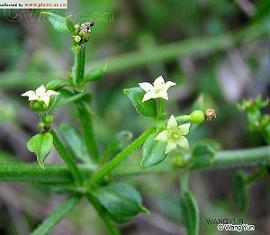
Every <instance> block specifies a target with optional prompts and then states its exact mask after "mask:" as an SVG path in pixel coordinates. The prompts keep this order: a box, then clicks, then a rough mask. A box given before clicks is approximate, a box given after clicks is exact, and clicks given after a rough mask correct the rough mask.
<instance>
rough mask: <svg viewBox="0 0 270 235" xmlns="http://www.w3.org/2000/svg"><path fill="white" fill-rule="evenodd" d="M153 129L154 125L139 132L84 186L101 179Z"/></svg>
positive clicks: (89, 186) (142, 141)
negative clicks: (134, 138)
mask: <svg viewBox="0 0 270 235" xmlns="http://www.w3.org/2000/svg"><path fill="white" fill-rule="evenodd" d="M154 131H155V128H154V127H151V128H149V129H147V130H146V131H145V132H144V133H143V134H141V135H140V136H139V137H138V138H137V139H136V140H135V141H133V142H132V143H131V144H130V145H129V146H128V147H127V148H125V149H124V150H122V151H121V152H120V153H119V154H117V155H116V157H115V158H114V159H112V160H111V161H110V162H109V163H107V164H106V165H104V166H103V167H102V168H101V169H100V170H99V171H98V172H97V173H96V174H94V175H93V176H92V177H91V178H90V179H89V180H88V181H87V182H86V187H87V188H88V189H91V187H92V186H93V185H94V184H95V183H97V182H98V181H99V180H100V179H102V178H103V177H104V176H105V175H107V174H108V173H109V172H111V171H112V170H113V169H114V168H115V167H117V166H118V165H119V164H120V163H121V162H122V161H123V160H125V159H126V158H127V157H128V156H129V155H130V154H131V153H132V152H133V151H134V150H135V149H137V148H139V147H140V146H141V145H142V144H143V143H144V141H145V140H146V139H147V137H148V136H150V135H151V134H152V133H153V132H154Z"/></svg>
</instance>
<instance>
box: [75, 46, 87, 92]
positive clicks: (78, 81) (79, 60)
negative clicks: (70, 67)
mask: <svg viewBox="0 0 270 235" xmlns="http://www.w3.org/2000/svg"><path fill="white" fill-rule="evenodd" d="M84 71H85V46H84V45H82V46H81V48H80V49H79V50H78V51H77V52H75V67H74V75H73V84H74V86H75V88H76V90H77V91H82V90H83V88H84V81H83V79H84Z"/></svg>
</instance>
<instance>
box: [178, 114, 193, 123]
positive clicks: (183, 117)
mask: <svg viewBox="0 0 270 235" xmlns="http://www.w3.org/2000/svg"><path fill="white" fill-rule="evenodd" d="M176 121H177V122H188V121H190V115H181V116H177V117H176Z"/></svg>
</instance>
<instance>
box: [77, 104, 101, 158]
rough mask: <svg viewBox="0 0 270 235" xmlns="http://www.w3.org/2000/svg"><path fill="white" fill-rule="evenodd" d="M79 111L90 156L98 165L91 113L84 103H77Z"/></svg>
mask: <svg viewBox="0 0 270 235" xmlns="http://www.w3.org/2000/svg"><path fill="white" fill-rule="evenodd" d="M77 109H78V114H79V119H80V124H81V129H82V134H83V138H84V142H85V145H86V149H87V152H88V155H89V157H90V160H91V161H92V162H94V163H97V162H98V161H99V152H98V146H97V142H96V138H95V134H94V128H93V123H92V117H91V113H90V112H89V111H88V109H87V107H86V105H85V104H84V103H83V102H77Z"/></svg>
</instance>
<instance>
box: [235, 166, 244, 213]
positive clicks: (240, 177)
mask: <svg viewBox="0 0 270 235" xmlns="http://www.w3.org/2000/svg"><path fill="white" fill-rule="evenodd" d="M246 178H247V176H246V174H245V172H243V171H241V170H240V171H237V172H236V174H235V175H234V178H233V198H234V203H235V207H236V209H237V210H238V211H239V212H244V211H245V210H246V209H247V205H248V187H247V185H246Z"/></svg>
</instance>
